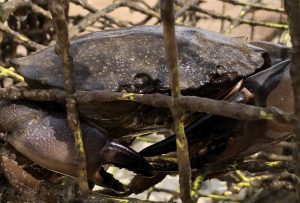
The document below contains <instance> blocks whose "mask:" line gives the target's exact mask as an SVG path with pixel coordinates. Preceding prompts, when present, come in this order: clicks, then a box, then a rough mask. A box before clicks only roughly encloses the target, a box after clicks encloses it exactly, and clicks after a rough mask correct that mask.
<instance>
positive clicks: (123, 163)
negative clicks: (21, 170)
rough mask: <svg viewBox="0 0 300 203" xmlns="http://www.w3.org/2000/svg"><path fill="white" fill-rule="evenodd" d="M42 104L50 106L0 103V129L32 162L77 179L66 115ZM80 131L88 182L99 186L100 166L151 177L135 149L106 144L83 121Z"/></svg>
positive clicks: (146, 165)
mask: <svg viewBox="0 0 300 203" xmlns="http://www.w3.org/2000/svg"><path fill="white" fill-rule="evenodd" d="M42 105H43V106H46V105H47V106H48V108H51V107H49V106H51V105H48V104H45V103H44V104H37V103H34V102H32V101H31V102H27V101H16V102H10V101H0V129H2V130H3V131H4V132H7V133H8V134H7V136H6V140H7V142H8V143H10V144H11V145H12V146H13V147H14V148H15V149H16V150H17V151H19V152H20V153H22V154H23V155H25V156H26V157H27V158H29V159H30V160H32V161H33V162H35V163H37V164H39V165H41V166H43V167H45V168H48V169H50V170H53V171H56V172H59V173H62V174H65V175H69V176H73V177H78V166H77V156H78V155H77V152H76V149H75V144H74V142H75V140H74V137H73V136H72V132H71V131H70V129H69V128H68V124H67V121H66V114H65V113H62V112H60V111H56V109H51V112H50V111H47V110H46V109H45V108H42V107H41V106H42ZM82 132H83V135H84V136H83V144H84V148H85V150H86V152H87V175H88V179H89V180H90V181H92V182H94V183H95V184H99V185H102V182H103V178H102V177H101V173H99V171H98V169H99V167H100V166H101V165H103V164H114V165H116V166H117V167H120V168H126V169H128V170H131V171H133V172H135V173H138V174H142V175H145V176H151V175H153V171H152V168H151V166H150V165H149V164H148V162H147V161H146V160H145V159H144V158H142V157H141V156H140V155H139V154H138V153H136V152H135V151H134V150H132V149H130V148H128V147H125V146H123V145H120V144H117V143H115V142H112V141H109V140H108V139H107V138H106V136H105V135H104V134H103V133H102V132H101V131H99V130H98V129H96V128H94V127H92V126H90V125H89V124H88V123H85V122H82ZM102 174H103V173H102ZM104 184H105V186H108V185H107V183H104Z"/></svg>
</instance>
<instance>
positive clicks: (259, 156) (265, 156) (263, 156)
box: [251, 152, 292, 161]
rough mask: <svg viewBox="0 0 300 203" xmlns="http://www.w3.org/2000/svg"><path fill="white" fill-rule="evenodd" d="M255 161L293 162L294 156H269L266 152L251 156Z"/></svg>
mask: <svg viewBox="0 0 300 203" xmlns="http://www.w3.org/2000/svg"><path fill="white" fill-rule="evenodd" d="M251 157H252V158H254V159H267V160H273V161H276V160H277V161H292V156H285V155H279V154H269V153H266V152H258V153H256V154H254V155H252V156H251Z"/></svg>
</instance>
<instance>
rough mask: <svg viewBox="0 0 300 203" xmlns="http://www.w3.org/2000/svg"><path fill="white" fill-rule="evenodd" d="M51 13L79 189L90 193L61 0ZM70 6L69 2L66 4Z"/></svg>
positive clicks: (54, 3)
mask: <svg viewBox="0 0 300 203" xmlns="http://www.w3.org/2000/svg"><path fill="white" fill-rule="evenodd" d="M49 3H50V12H51V14H52V17H53V22H54V25H55V27H56V32H57V43H56V47H55V51H56V52H57V53H58V55H60V57H61V59H62V61H63V66H64V78H65V89H66V103H67V104H66V106H67V120H68V124H69V127H70V129H71V130H72V132H73V134H74V138H75V148H76V150H77V152H78V177H79V187H80V190H81V191H82V192H86V191H88V184H87V173H86V157H85V151H84V147H83V140H82V133H81V129H80V123H79V119H78V115H77V111H76V98H75V96H74V95H75V93H76V86H75V82H74V67H73V59H72V56H71V54H70V41H69V36H68V26H67V21H66V18H65V13H64V8H63V6H62V5H61V4H62V3H61V2H60V0H52V1H50V2H49ZM66 3H67V4H69V2H68V1H67V2H66Z"/></svg>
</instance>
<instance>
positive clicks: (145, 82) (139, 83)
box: [133, 73, 152, 90]
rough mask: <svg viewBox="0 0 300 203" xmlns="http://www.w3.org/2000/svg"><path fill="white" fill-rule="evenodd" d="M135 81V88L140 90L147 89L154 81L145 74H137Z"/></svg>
mask: <svg viewBox="0 0 300 203" xmlns="http://www.w3.org/2000/svg"><path fill="white" fill-rule="evenodd" d="M133 79H134V81H133V85H134V87H135V88H136V89H140V90H142V89H145V88H147V87H148V86H149V85H150V83H151V81H152V79H151V77H150V76H149V75H147V74H145V73H139V74H136V75H135V76H134V78H133Z"/></svg>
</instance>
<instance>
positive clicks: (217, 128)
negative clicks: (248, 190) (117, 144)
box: [140, 54, 293, 157]
mask: <svg viewBox="0 0 300 203" xmlns="http://www.w3.org/2000/svg"><path fill="white" fill-rule="evenodd" d="M274 55H275V54H274ZM290 62H291V60H290V59H287V60H285V61H281V62H280V63H277V64H276V65H274V66H272V67H270V68H268V69H266V70H264V71H261V72H258V73H256V74H254V75H252V76H250V77H248V78H246V79H245V81H244V83H243V86H242V88H243V89H242V90H240V91H238V92H236V93H235V94H234V95H232V96H231V97H229V98H228V99H227V101H229V102H233V103H248V104H249V103H250V104H252V105H256V106H263V107H265V106H274V107H277V108H280V109H283V110H285V111H287V112H291V111H292V110H293V100H292V99H291V98H293V97H292V96H291V94H292V89H291V84H290V83H291V80H290V75H289V71H288V70H289V64H290ZM245 89H246V90H247V91H248V92H249V93H250V94H249V95H251V98H247V97H248V96H247V95H246V94H244V93H243V92H242V91H243V90H245ZM247 94H248V93H247ZM253 123H254V122H253ZM265 125H266V127H265V129H261V128H262V127H261V128H259V130H260V133H261V134H260V135H261V136H260V138H263V137H265V138H268V139H266V140H269V142H273V141H276V140H282V139H284V138H286V137H287V136H288V135H289V134H290V132H291V128H290V126H285V125H280V124H278V123H274V122H268V123H267V124H265ZM241 126H244V127H245V126H250V125H249V123H247V122H242V121H239V120H236V119H232V118H227V117H223V116H218V115H208V114H205V115H204V116H202V117H201V118H200V119H199V120H197V121H195V122H194V123H192V124H190V125H189V126H187V127H186V128H185V132H186V136H187V139H188V142H189V144H193V143H196V142H205V141H214V140H217V139H219V138H222V137H223V138H224V137H227V136H228V135H235V136H239V137H241V140H242V139H245V137H246V134H247V133H246V132H243V131H242V132H240V131H239V130H238V128H241ZM253 126H255V125H252V127H253ZM248 128H249V127H248ZM256 128H257V129H258V127H256ZM248 134H249V133H248ZM257 134H258V133H257ZM257 139H258V138H257ZM251 144H254V143H252V142H249V143H246V145H248V146H246V147H249V145H251ZM246 147H245V148H246ZM175 150H176V137H175V135H172V136H170V137H168V138H166V139H164V140H162V141H160V142H158V143H155V144H154V145H151V146H149V147H147V148H145V149H143V150H142V151H141V152H140V155H142V156H144V157H147V156H157V155H161V154H165V153H168V152H172V151H175Z"/></svg>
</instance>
